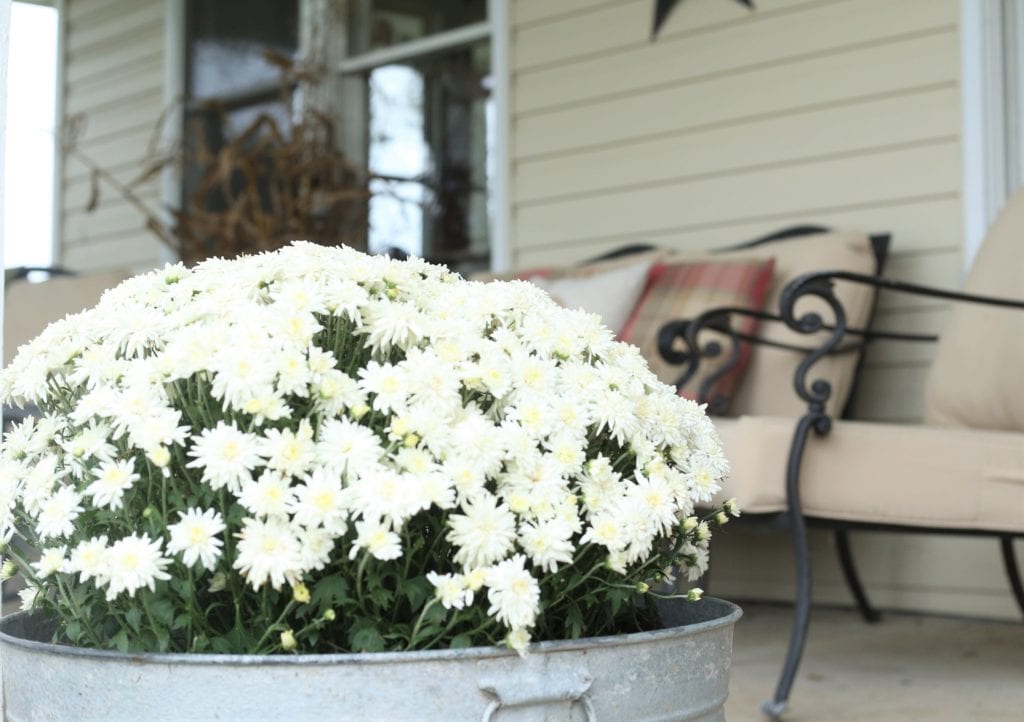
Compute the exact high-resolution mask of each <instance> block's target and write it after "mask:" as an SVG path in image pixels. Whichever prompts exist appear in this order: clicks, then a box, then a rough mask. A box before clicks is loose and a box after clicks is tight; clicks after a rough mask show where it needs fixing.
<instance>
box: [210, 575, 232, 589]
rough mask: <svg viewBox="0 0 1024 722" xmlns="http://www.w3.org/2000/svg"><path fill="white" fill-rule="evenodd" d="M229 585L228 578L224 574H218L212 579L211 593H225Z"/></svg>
mask: <svg viewBox="0 0 1024 722" xmlns="http://www.w3.org/2000/svg"><path fill="white" fill-rule="evenodd" d="M227 585H228V577H227V575H226V574H225V573H224V572H217V573H216V574H214V575H213V576H212V577H211V578H210V593H211V594H216V593H217V592H223V591H224V588H225V587H227Z"/></svg>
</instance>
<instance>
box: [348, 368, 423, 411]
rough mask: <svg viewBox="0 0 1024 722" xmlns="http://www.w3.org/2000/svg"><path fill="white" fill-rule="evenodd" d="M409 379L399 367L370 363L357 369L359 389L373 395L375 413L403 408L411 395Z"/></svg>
mask: <svg viewBox="0 0 1024 722" xmlns="http://www.w3.org/2000/svg"><path fill="white" fill-rule="evenodd" d="M410 382H411V379H410V378H409V375H408V373H407V372H406V371H405V369H403V368H402V367H400V366H395V365H393V364H389V363H383V364H382V363H378V362H377V361H370V362H369V363H368V364H367V365H366V368H363V369H359V388H360V389H362V390H363V391H365V392H366V393H368V394H372V395H373V408H374V410H375V411H383V412H385V413H388V412H391V411H394V410H398V409H402V408H404V407H405V405H406V403H407V401H408V399H409V396H410V394H411V393H412V385H411V383H410Z"/></svg>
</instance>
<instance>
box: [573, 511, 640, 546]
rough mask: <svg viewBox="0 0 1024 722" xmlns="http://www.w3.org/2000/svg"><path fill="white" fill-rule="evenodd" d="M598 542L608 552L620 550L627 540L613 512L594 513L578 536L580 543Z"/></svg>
mask: <svg viewBox="0 0 1024 722" xmlns="http://www.w3.org/2000/svg"><path fill="white" fill-rule="evenodd" d="M590 543H593V544H600V545H602V546H603V547H605V548H606V549H608V551H610V552H618V551H622V550H623V549H625V548H626V545H627V544H628V543H629V540H628V539H627V537H626V534H625V530H624V529H623V528H622V526H621V525H620V524H619V520H618V519H617V518H616V517H615V515H614V513H607V512H604V513H600V514H595V515H594V518H593V519H592V520H591V522H590V526H589V527H588V528H587V530H586V531H585V532H584V533H583V536H582V537H581V538H580V544H590Z"/></svg>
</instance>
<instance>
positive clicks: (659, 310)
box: [619, 258, 775, 413]
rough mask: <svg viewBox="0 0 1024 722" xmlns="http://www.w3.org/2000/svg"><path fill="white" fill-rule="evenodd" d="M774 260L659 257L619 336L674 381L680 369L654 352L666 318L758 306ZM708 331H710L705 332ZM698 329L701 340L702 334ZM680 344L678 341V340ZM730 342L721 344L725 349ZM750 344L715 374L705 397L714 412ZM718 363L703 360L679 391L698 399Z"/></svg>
mask: <svg viewBox="0 0 1024 722" xmlns="http://www.w3.org/2000/svg"><path fill="white" fill-rule="evenodd" d="M774 265H775V264H774V260H773V259H770V258H769V259H765V260H750V261H722V262H716V261H702V262H697V263H658V264H655V265H654V266H652V267H651V271H650V273H649V274H648V276H647V286H646V288H645V289H644V292H643V294H642V295H641V296H640V300H639V301H638V302H637V304H636V306H635V307H634V309H633V313H632V314H631V315H630V318H629V320H628V321H627V322H626V325H625V327H624V328H623V330H622V333H621V334H620V335H619V337H620V338H621V339H622V340H623V341H628V342H630V343H633V344H636V346H638V347H639V349H640V353H641V354H643V356H644V358H645V359H647V363H648V364H650V367H651V370H652V371H654V373H655V374H657V376H658V378H659V379H661V380H662V381H663V382H665V383H667V384H672V385H675V383H676V381H677V380H678V378H679V376H680V374H681V373H682V369H681V368H680V367H679V366H673V365H671V364H669V363H668V362H666V361H665V360H664V359H662V358H661V356H660V355H659V354H658V331H659V330H660V329H661V327H662V326H664V325H665V324H666V323H668V322H670V321H678V320H680V319H693V318H696V317H697V316H699V315H700V314H701V313H703V312H704V311H707V310H710V309H712V308H721V307H723V306H732V307H740V308H750V309H754V310H761V308H762V307H763V306H764V301H765V298H766V296H767V294H768V290H769V288H770V287H771V282H772V272H773V269H774ZM733 325H734V327H735V328H737V329H738V330H739V331H742V332H743V333H747V334H753V333H755V332H756V331H757V319H755V318H742V319H741V318H737V319H735V321H734V324H733ZM709 336H710V334H709ZM706 338H707V337H705V336H704V335H703V334H702V338H701V340H702V341H704V340H706ZM679 343H680V346H682V342H681V341H680V342H679ZM728 352H729V346H728V345H726V344H723V353H725V354H727V353H728ZM750 352H751V345H750V344H749V343H741V344H740V358H739V361H738V362H737V364H736V366H735V367H734V368H733V369H732V370H731V371H730V372H729V373H728V374H726V375H724V376H722V378H720V379H718V380H717V381H716V382H715V383H714V384H713V385H712V387H711V388H710V389H709V390H708V395H707V398H705V399H702V400H704V401H709V402H713V408H714V410H715V411H716V412H717V413H722V412H723V411H724V410H725V408H726V407H727V406H728V402H729V399H731V398H732V394H733V392H734V391H735V390H736V386H737V384H739V382H740V379H741V378H742V376H743V372H744V370H745V368H746V365H747V362H748V361H749V359H750ZM717 368H718V364H717V363H716V362H714V361H711V362H710V363H709V362H707V361H705V362H704V363H702V364H701V368H700V371H699V372H698V373H697V374H696V375H695V376H694V377H693V378H691V379H690V380H689V382H688V383H687V384H686V386H685V387H684V388H682V389H680V391H679V393H680V395H681V396H685V397H687V398H691V399H695V400H696V399H697V394H698V390H699V388H700V386H701V384H702V383H703V382H704V379H706V378H707V377H708V376H709V375H710V374H711V373H713V372H714V371H715V370H716V369H717Z"/></svg>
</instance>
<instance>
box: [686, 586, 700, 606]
mask: <svg viewBox="0 0 1024 722" xmlns="http://www.w3.org/2000/svg"><path fill="white" fill-rule="evenodd" d="M703 596H704V590H703V589H701V588H700V587H694V588H693V589H691V590H690V591H688V592H687V593H686V599H687V600H688V601H691V602H699V601H700V598H701V597H703Z"/></svg>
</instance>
